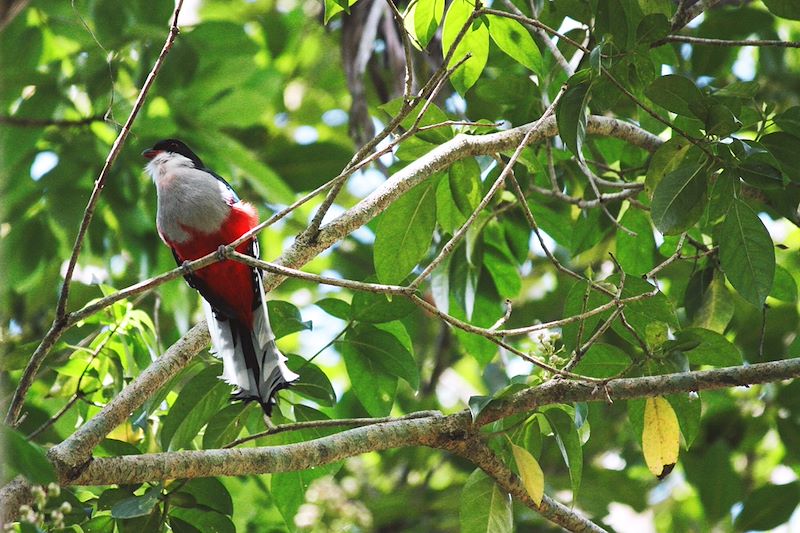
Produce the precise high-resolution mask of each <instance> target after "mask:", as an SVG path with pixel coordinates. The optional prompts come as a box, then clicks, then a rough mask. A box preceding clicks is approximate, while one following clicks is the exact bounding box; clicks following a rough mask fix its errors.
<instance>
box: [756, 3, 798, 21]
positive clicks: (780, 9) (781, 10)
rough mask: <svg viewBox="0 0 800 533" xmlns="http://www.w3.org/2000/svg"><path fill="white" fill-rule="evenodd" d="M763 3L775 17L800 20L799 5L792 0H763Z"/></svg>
mask: <svg viewBox="0 0 800 533" xmlns="http://www.w3.org/2000/svg"><path fill="white" fill-rule="evenodd" d="M764 5H765V6H767V9H769V10H770V12H771V13H772V14H773V15H775V16H776V17H783V18H785V19H792V20H800V6H798V5H797V2H795V1H794V0H764Z"/></svg>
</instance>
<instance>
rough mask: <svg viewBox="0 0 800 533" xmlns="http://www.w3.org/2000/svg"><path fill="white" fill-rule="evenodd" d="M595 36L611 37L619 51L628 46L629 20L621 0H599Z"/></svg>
mask: <svg viewBox="0 0 800 533" xmlns="http://www.w3.org/2000/svg"><path fill="white" fill-rule="evenodd" d="M594 33H595V35H597V36H598V38H603V37H605V36H607V35H608V36H611V39H610V41H611V42H613V43H614V44H615V45H616V46H617V47H618V48H619V49H622V50H624V49H625V48H627V46H628V19H627V13H626V11H625V8H624V7H623V5H622V2H620V0H599V1H598V2H597V11H596V19H595V32H594Z"/></svg>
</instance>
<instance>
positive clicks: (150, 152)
mask: <svg viewBox="0 0 800 533" xmlns="http://www.w3.org/2000/svg"><path fill="white" fill-rule="evenodd" d="M160 153H161V150H153V149H152V148H151V149H149V150H145V151H144V152H142V157H145V158H147V159H153V158H154V157H155V156H157V155H158V154H160Z"/></svg>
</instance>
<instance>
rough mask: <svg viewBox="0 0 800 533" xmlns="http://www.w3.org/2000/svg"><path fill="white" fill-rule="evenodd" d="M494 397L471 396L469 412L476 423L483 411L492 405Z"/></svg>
mask: <svg viewBox="0 0 800 533" xmlns="http://www.w3.org/2000/svg"><path fill="white" fill-rule="evenodd" d="M492 400H494V396H470V397H469V400H468V402H467V404H468V405H469V412H470V414H471V415H472V421H473V422H475V421H476V420H477V419H478V416H479V415H480V414H481V411H483V410H484V409H486V407H487V406H488V405H489V404H490V403H492Z"/></svg>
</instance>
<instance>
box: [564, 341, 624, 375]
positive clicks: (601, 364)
mask: <svg viewBox="0 0 800 533" xmlns="http://www.w3.org/2000/svg"><path fill="white" fill-rule="evenodd" d="M630 364H631V358H630V357H628V354H626V353H625V352H623V351H622V350H620V349H619V348H617V347H616V346H612V345H610V344H603V343H599V342H597V343H594V344H593V345H592V346H591V347H590V348H589V350H588V351H587V352H586V353H585V354H584V356H583V358H582V359H581V361H580V363H578V365H577V366H576V367H575V370H574V372H575V373H576V374H580V375H582V376H589V377H593V378H610V377H612V376H616V375H617V374H619V373H620V372H622V371H624V370H625V369H627V368H628V367H629V366H630Z"/></svg>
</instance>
